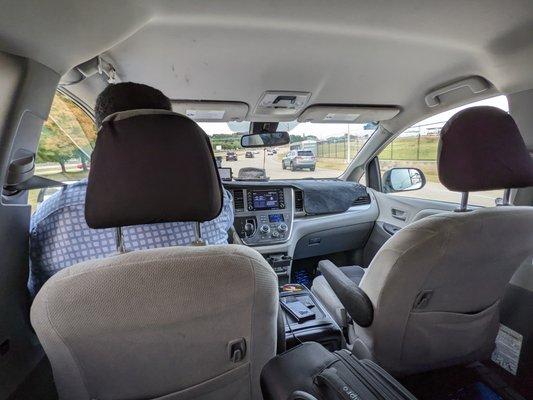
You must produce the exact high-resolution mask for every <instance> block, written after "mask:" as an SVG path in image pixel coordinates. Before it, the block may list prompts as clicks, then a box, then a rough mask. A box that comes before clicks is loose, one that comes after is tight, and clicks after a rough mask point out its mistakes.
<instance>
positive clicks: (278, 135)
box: [241, 132, 290, 147]
mask: <svg viewBox="0 0 533 400" xmlns="http://www.w3.org/2000/svg"><path fill="white" fill-rule="evenodd" d="M289 142H290V137H289V132H265V133H251V134H249V135H242V137H241V146H242V147H274V146H283V145H285V144H288V143H289Z"/></svg>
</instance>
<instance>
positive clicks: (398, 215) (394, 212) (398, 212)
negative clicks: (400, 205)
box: [391, 208, 407, 221]
mask: <svg viewBox="0 0 533 400" xmlns="http://www.w3.org/2000/svg"><path fill="white" fill-rule="evenodd" d="M391 214H392V217H393V218H396V219H399V220H400V221H405V220H406V219H407V217H406V215H405V211H402V210H398V209H397V208H392V209H391Z"/></svg>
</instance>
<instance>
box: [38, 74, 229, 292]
mask: <svg viewBox="0 0 533 400" xmlns="http://www.w3.org/2000/svg"><path fill="white" fill-rule="evenodd" d="M136 109H161V110H169V111H171V110H172V107H171V104H170V100H169V99H168V97H166V96H165V95H164V94H163V93H162V92H161V91H159V90H157V89H155V88H153V87H150V86H147V85H142V84H138V83H132V82H126V83H118V84H114V85H109V86H107V87H106V89H104V91H102V93H100V95H99V96H98V98H97V99H96V105H95V107H94V110H95V122H96V127H97V129H99V128H100V126H101V125H102V121H103V120H104V118H106V117H107V116H108V115H111V114H113V113H116V112H119V111H127V110H136ZM147 134H150V132H147ZM86 190H87V179H83V180H81V181H79V182H76V183H74V184H70V185H68V186H66V187H65V188H63V189H62V190H60V191H59V192H57V193H55V194H54V195H52V196H51V197H50V198H48V199H47V200H45V201H44V202H43V203H42V204H41V205H40V207H39V208H38V209H37V211H36V212H35V213H34V214H33V216H32V218H31V222H30V276H29V281H28V288H29V290H30V293H31V295H32V296H35V295H36V294H37V292H38V291H39V289H40V288H41V286H42V285H43V284H44V283H45V282H46V281H47V280H48V279H49V278H50V277H51V276H52V275H54V274H55V273H56V272H58V271H60V270H62V269H63V268H66V267H68V266H71V265H74V264H77V263H79V262H82V261H86V260H91V259H96V258H103V257H107V256H109V255H110V254H113V253H115V252H116V248H117V247H116V245H117V244H116V236H115V235H116V231H115V229H98V230H95V229H91V228H89V227H88V226H87V223H86V222H85V192H86ZM233 217H234V211H233V202H232V198H231V194H230V193H229V192H228V191H227V190H224V204H223V208H222V212H221V213H220V215H219V216H218V217H217V218H215V219H214V220H211V221H208V222H205V223H202V238H203V239H204V240H206V241H207V243H208V244H226V243H228V230H229V229H230V228H231V226H232V225H233ZM122 232H123V236H124V244H125V247H126V249H127V250H141V249H150V248H155V247H169V246H186V245H189V244H191V243H192V241H193V240H194V238H195V235H194V224H193V223H192V222H191V223H187V222H175V223H161V224H152V225H138V226H128V227H124V228H123V229H122Z"/></svg>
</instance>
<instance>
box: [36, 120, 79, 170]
mask: <svg viewBox="0 0 533 400" xmlns="http://www.w3.org/2000/svg"><path fill="white" fill-rule="evenodd" d="M76 150H77V148H76V147H75V146H74V145H73V144H72V142H71V141H70V140H69V138H68V137H67V136H66V135H65V134H64V133H63V132H62V130H61V129H60V128H59V126H57V124H56V123H55V122H53V121H52V120H51V119H48V120H47V121H46V122H45V124H44V127H43V133H42V135H41V140H40V142H39V148H38V149H37V162H39V161H40V162H57V163H59V165H60V166H61V172H63V173H65V172H67V170H66V168H65V163H66V162H67V161H68V160H70V159H71V158H73V157H75V152H76Z"/></svg>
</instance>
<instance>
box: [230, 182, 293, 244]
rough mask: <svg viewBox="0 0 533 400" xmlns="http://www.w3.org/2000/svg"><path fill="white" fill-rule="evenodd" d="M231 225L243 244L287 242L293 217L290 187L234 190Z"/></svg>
mask: <svg viewBox="0 0 533 400" xmlns="http://www.w3.org/2000/svg"><path fill="white" fill-rule="evenodd" d="M233 197H234V202H235V221H234V226H235V230H236V231H237V234H238V235H239V236H240V238H241V239H242V241H243V243H244V244H246V245H248V246H264V245H272V244H279V243H284V242H286V241H288V240H289V238H290V235H291V230H292V221H293V216H294V211H293V209H294V200H293V192H292V189H291V188H287V187H283V188H281V187H278V188H276V187H273V188H267V187H257V188H252V187H247V188H242V189H233Z"/></svg>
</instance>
